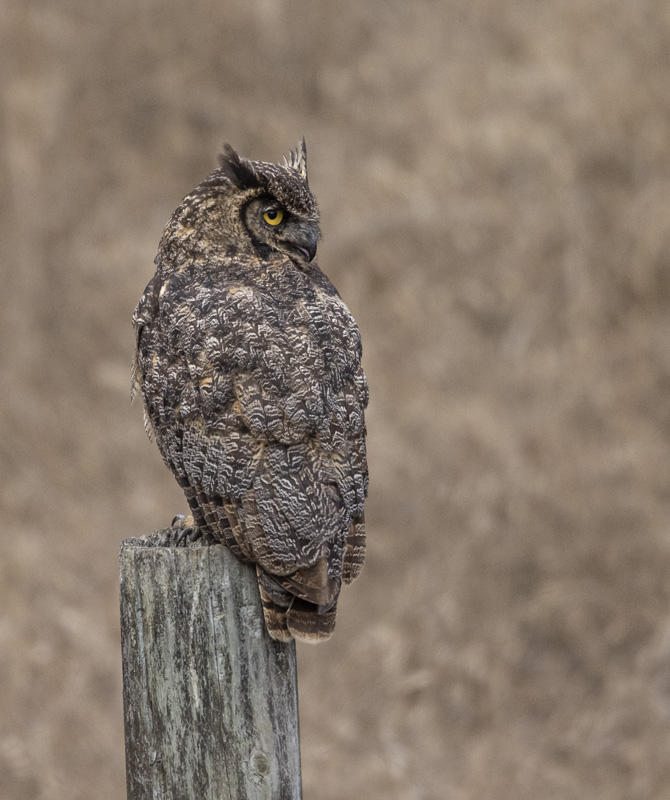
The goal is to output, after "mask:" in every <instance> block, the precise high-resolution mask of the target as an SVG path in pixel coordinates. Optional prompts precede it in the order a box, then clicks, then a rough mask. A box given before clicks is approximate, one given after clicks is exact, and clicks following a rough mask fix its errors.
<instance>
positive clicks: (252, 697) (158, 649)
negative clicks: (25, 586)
mask: <svg viewBox="0 0 670 800" xmlns="http://www.w3.org/2000/svg"><path fill="white" fill-rule="evenodd" d="M171 536H173V533H172V532H171V531H170V530H167V531H159V532H157V533H155V534H152V535H151V536H148V537H145V538H142V539H127V540H126V541H124V542H123V544H122V546H121V556H120V562H121V640H122V656H123V705H124V720H125V736H126V770H127V788H128V798H129V800H145V798H146V799H147V800H148V798H151V799H152V800H190V798H198V800H214V799H215V798H216V800H261V798H262V799H263V800H266V798H272V800H275V799H276V800H298V798H300V796H301V790H300V743H299V732H298V694H297V674H296V660H295V645H294V643H290V644H284V643H281V642H276V641H274V640H273V639H271V638H270V637H269V636H268V635H267V632H266V630H265V625H264V623H263V613H262V611H261V606H260V600H259V596H258V587H257V584H256V577H255V571H254V568H253V567H251V566H250V565H248V564H242V563H241V562H239V561H238V560H237V559H236V558H235V557H234V556H232V555H231V554H230V553H229V551H228V550H226V548H224V547H222V546H221V545H211V546H189V547H174V546H169V545H170V543H171V541H172V539H171Z"/></svg>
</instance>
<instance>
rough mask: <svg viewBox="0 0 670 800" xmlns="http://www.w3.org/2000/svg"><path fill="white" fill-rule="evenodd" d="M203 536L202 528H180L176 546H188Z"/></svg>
mask: <svg viewBox="0 0 670 800" xmlns="http://www.w3.org/2000/svg"><path fill="white" fill-rule="evenodd" d="M201 536H202V534H201V532H200V528H195V527H193V526H190V527H188V528H180V530H179V533H178V534H177V538H176V539H175V546H176V547H188V545H189V544H194V543H195V542H197V541H198V539H199V538H200V537H201Z"/></svg>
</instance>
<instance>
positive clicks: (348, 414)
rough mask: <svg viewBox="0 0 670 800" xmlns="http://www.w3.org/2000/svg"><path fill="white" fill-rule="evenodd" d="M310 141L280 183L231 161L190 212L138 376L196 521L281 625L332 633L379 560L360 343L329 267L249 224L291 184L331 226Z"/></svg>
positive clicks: (153, 308) (139, 321) (300, 206)
mask: <svg viewBox="0 0 670 800" xmlns="http://www.w3.org/2000/svg"><path fill="white" fill-rule="evenodd" d="M302 147H303V156H302V158H303V160H302V163H301V164H298V163H297V161H298V157H297V156H295V155H292V157H291V158H292V161H291V162H288V163H287V164H285V165H277V164H268V165H266V167H265V172H266V173H267V174H268V175H269V176H270V178H271V180H270V181H268V180H264V179H263V171H264V166H263V165H264V162H246V164H247V165H253V169H252V168H249V173H248V174H246V173H245V174H244V175H242V177H240V178H239V179H238V176H239V174H240V170H241V169H243V166H242V167H240V163H241V160H240V159H239V158H238V157H237V156H236V154H234V155H235V157H236V158H237V159H238V160H237V161H236V162H235V163H234V164H233V167H234V169H235V170H236V172H235V174H234V175H233V179H232V180H231V178H230V175H231V168H230V167H229V168H228V169H227V170H226V169H225V165H224V169H222V170H215V172H214V173H212V175H210V176H209V178H208V179H207V180H206V181H205V182H203V184H201V186H200V187H198V188H197V189H196V190H194V192H192V193H191V194H190V195H189V196H188V197H187V198H186V199H185V200H184V202H183V203H182V205H181V206H180V207H179V208H178V209H177V211H175V214H174V215H173V217H172V219H171V221H170V223H168V226H167V228H166V230H165V233H164V235H163V239H162V240H161V245H160V248H159V252H158V255H157V257H156V266H157V269H156V274H155V275H154V277H153V278H152V280H151V281H150V282H149V284H148V286H147V287H146V290H145V292H144V294H143V296H142V298H141V299H140V301H139V304H138V306H137V309H136V311H135V315H134V324H135V328H136V332H137V354H136V364H135V374H136V380H137V382H138V384H139V386H140V387H141V390H142V395H143V399H144V403H145V410H146V414H147V416H148V419H149V421H150V424H151V428H152V429H153V434H154V436H155V439H156V442H157V444H158V447H159V449H160V452H161V454H162V456H163V459H164V461H165V463H166V464H167V466H168V467H169V468H170V469H171V471H172V472H173V474H174V476H175V478H176V479H177V481H178V483H179V484H180V486H181V487H182V488H183V490H184V493H185V495H186V498H187V501H188V503H189V506H190V508H191V512H192V514H193V516H194V519H195V522H196V525H197V526H198V527H199V528H201V529H202V531H203V532H207V533H209V534H210V535H211V536H212V537H214V538H215V539H216V540H218V541H220V542H222V543H223V544H225V545H226V546H228V547H229V548H230V549H231V550H232V551H233V552H234V553H235V554H236V555H237V556H238V557H239V558H242V559H244V560H247V561H250V562H253V563H254V564H255V565H256V570H257V576H258V582H259V590H260V594H261V601H262V604H263V610H264V613H265V619H266V624H267V627H268V631H269V632H270V634H271V635H272V636H273V637H275V638H277V639H284V640H286V639H290V638H293V637H296V638H301V639H305V640H308V641H319V640H321V639H325V638H328V636H330V635H331V633H332V631H333V627H334V624H335V614H336V605H337V598H338V595H339V591H340V587H341V585H342V583H349V582H351V581H352V580H354V578H356V577H357V576H358V574H359V572H360V570H361V567H362V565H363V561H364V556H365V523H364V503H365V499H366V495H367V486H368V473H367V463H366V450H365V434H366V430H365V417H364V410H365V407H366V405H367V402H368V388H367V382H366V378H365V375H364V372H363V369H362V367H361V352H362V351H361V340H360V335H359V331H358V328H357V326H356V323H355V321H354V319H353V317H352V315H351V313H350V312H349V310H348V308H347V307H346V305H345V304H344V302H343V301H342V300H341V298H340V297H339V295H338V293H337V291H336V290H335V288H334V287H333V285H332V284H331V283H330V281H329V280H328V278H327V277H326V276H325V275H324V274H323V273H322V272H321V270H320V269H319V267H318V266H317V264H316V262H315V261H313V260H312V261H311V262H308V261H307V260H306V259H304V258H303V257H302V256H297V255H295V254H294V253H293V251H292V250H291V249H290V247H291V243H290V241H289V243H288V244H287V243H286V242H287V240H286V239H284V240H282V242H278V244H277V248H276V249H275V248H274V247H273V240H272V239H271V238H268V239H267V240H266V241H259V240H258V238H257V236H256V234H255V232H254V231H255V229H253V221H252V222H251V223H247V222H245V218H244V215H245V213H247V211H246V209H248V208H251V207H252V206H249V204H250V203H252V202H253V201H254V200H255V199H257V198H259V197H260V198H263V199H264V198H266V197H268V196H270V197H272V198H275V197H276V195H277V194H278V193H277V192H276V191H275V188H274V187H276V184H277V183H278V182H281V181H282V179H283V180H284V181H285V183H286V185H287V188H286V189H285V191H284V192H283V194H282V197H281V203H282V207H283V208H284V209H285V213H286V215H287V216H290V217H292V218H293V217H294V218H296V219H298V218H300V214H301V212H302V213H303V214H304V209H305V208H308V209H309V210H310V215H311V223H310V224H316V222H315V214H314V209H316V202H315V201H314V200H313V197H312V195H311V193H310V192H309V189H308V187H307V182H306V165H305V161H304V144H303V145H302ZM229 151H230V152H233V153H234V151H232V148H230V149H229ZM231 158H232V157H231ZM291 163H293V166H291ZM303 173H304V174H303ZM254 181H255V182H254ZM300 193H302V194H303V195H304V196H303V197H301V198H299V199H298V201H296V200H295V198H296V196H297V195H299V194H300ZM287 198H289V200H287ZM291 198H292V199H291ZM300 224H301V225H302V224H303V223H302V222H300ZM259 230H261V228H259ZM301 230H302V229H301ZM271 233H272V232H269V233H268V234H267V235H268V237H270V235H271ZM260 235H264V234H262V233H261V234H258V236H260ZM301 235H302V234H301ZM285 236H288V234H285Z"/></svg>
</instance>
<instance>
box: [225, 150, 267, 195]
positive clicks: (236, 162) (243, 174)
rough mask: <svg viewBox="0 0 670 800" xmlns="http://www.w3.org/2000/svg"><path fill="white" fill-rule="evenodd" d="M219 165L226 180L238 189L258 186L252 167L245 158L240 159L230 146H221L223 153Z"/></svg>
mask: <svg viewBox="0 0 670 800" xmlns="http://www.w3.org/2000/svg"><path fill="white" fill-rule="evenodd" d="M219 164H220V165H221V169H222V170H223V174H224V175H225V176H226V178H228V180H230V181H231V183H233V184H234V185H235V186H237V188H238V189H248V188H251V187H253V186H258V177H257V176H256V173H255V172H254V170H253V167H252V166H251V164H250V163H249V162H248V161H247V160H246V159H245V158H240V157H239V156H238V154H237V152H236V151H235V150H234V149H233V147H231V145H229V144H225V145H224V146H223V153H221V155H220V156H219Z"/></svg>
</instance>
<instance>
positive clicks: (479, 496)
mask: <svg viewBox="0 0 670 800" xmlns="http://www.w3.org/2000/svg"><path fill="white" fill-rule="evenodd" d="M0 23H1V33H0V37H1V40H0V80H1V81H2V84H3V86H2V108H1V116H0V126H1V133H0V135H1V148H2V150H1V156H2V157H1V160H0V178H1V180H2V189H3V190H2V193H1V195H0V202H1V203H2V218H1V222H0V232H1V236H2V297H1V299H0V303H1V308H0V326H1V330H0V335H1V336H2V355H1V357H2V384H1V385H2V405H1V407H0V413H1V414H2V438H1V442H0V447H1V448H2V464H1V470H2V475H1V480H0V485H1V486H2V490H1V491H2V553H3V555H2V560H1V566H0V570H1V583H0V607H1V608H2V611H1V616H0V686H1V687H2V691H1V692H0V796H1V797H2V798H6V799H7V800H32V798H36V799H37V798H40V799H44V800H63V799H64V798H68V800H90V798H96V799H97V800H112V799H113V798H122V797H125V783H124V765H123V734H122V714H121V686H120V656H119V644H118V622H117V594H118V593H117V553H118V547H119V541H120V539H121V538H122V537H124V536H126V535H134V534H141V533H143V532H148V531H149V530H151V529H153V528H156V527H159V526H161V525H163V524H164V523H165V522H166V520H168V519H170V517H171V516H172V514H173V513H175V512H176V511H179V510H182V509H183V507H184V503H183V502H182V499H181V496H180V492H179V491H178V489H177V487H176V485H173V481H172V479H171V477H170V476H169V474H168V473H167V471H166V470H165V469H164V467H163V466H162V464H161V462H160V459H159V457H158V453H157V451H156V450H155V448H154V446H153V445H152V444H150V443H149V442H148V441H147V440H146V439H145V438H144V434H143V431H142V422H141V411H140V408H139V407H138V406H134V407H132V408H131V407H129V404H128V382H129V380H128V365H129V362H130V358H131V351H132V334H131V329H130V313H131V311H132V308H133V307H134V304H135V302H136V299H137V297H138V296H139V294H140V292H141V290H142V289H143V287H144V285H145V283H146V281H147V280H148V278H149V276H150V275H151V273H152V259H153V255H154V252H155V248H156V245H157V242H158V239H159V236H160V233H161V230H162V226H163V223H164V222H165V220H166V219H167V217H168V215H169V213H170V212H171V210H172V209H173V208H174V207H175V206H176V204H177V203H178V201H179V200H180V199H181V197H182V196H183V195H184V194H185V193H186V192H187V191H188V190H189V189H190V188H191V187H192V186H193V185H195V184H196V183H197V182H199V180H200V179H201V178H202V177H204V175H205V174H206V173H207V172H208V171H209V169H210V168H211V167H212V166H213V165H214V163H215V157H216V154H217V152H218V151H219V150H220V147H221V145H222V143H223V141H224V140H228V141H230V142H232V143H233V144H234V145H235V146H236V147H238V148H239V149H240V151H241V152H243V153H245V154H247V155H249V156H252V157H257V158H268V159H274V158H278V157H279V156H280V155H281V154H282V153H283V152H286V151H287V150H288V148H289V147H291V146H293V145H294V143H295V142H296V141H297V139H298V137H299V136H301V135H302V134H303V133H304V134H305V135H306V137H307V140H308V145H309V151H310V162H311V183H312V186H313V188H314V189H315V192H316V193H317V196H318V198H319V200H320V203H321V208H322V217H323V227H324V232H325V237H324V240H323V243H322V246H321V251H320V253H321V256H320V262H321V264H322V266H323V267H324V268H325V269H326V271H327V272H328V273H329V274H330V276H331V277H332V279H333V280H334V282H335V283H336V285H337V286H338V288H339V289H340V291H341V293H342V294H343V296H344V297H345V299H346V300H347V302H348V303H349V305H350V307H351V308H352V310H353V311H354V313H355V315H356V316H357V318H358V320H359V321H360V326H361V329H362V332H363V335H364V342H365V348H366V350H365V360H366V362H365V363H366V367H367V370H368V373H369V377H370V383H371V387H372V398H373V399H372V403H371V407H370V412H369V432H370V463H371V472H372V483H371V495H370V502H369V535H370V550H369V565H368V567H367V569H366V571H365V573H364V575H363V577H362V578H361V580H360V581H359V582H358V583H357V584H356V585H355V586H354V587H352V588H351V589H350V591H349V592H347V593H345V596H344V599H343V602H342V606H341V613H340V621H339V625H338V630H337V633H336V636H335V638H334V639H333V640H332V641H331V642H329V643H327V644H325V645H323V646H320V647H318V648H300V649H299V660H300V672H301V677H300V682H301V683H300V687H301V697H300V702H301V716H302V719H301V724H302V747H303V780H304V793H305V798H306V800H311V799H312V798H319V800H335V799H336V798H337V799H340V798H356V797H365V798H369V799H370V800H377V799H381V798H403V800H441V799H443V798H447V800H452V799H453V800H461V799H463V800H465V799H466V798H467V799H468V800H474V799H475V798H476V799H477V800H479V799H480V798H492V799H493V800H496V799H499V800H503V799H504V800H506V799H507V798H533V799H535V798H542V800H545V799H546V798H549V799H551V798H560V800H564V799H565V800H572V798H574V799H575V800H583V798H606V799H607V800H618V799H619V798H620V799H621V800H642V798H644V799H645V800H646V799H651V798H667V797H670V758H669V755H670V671H669V670H670V615H669V613H668V612H669V611H670V582H669V580H668V578H669V576H670V525H669V523H670V482H669V480H668V478H669V477H670V476H669V470H668V465H669V463H670V446H669V438H668V434H669V433H670V322H669V317H668V310H669V306H670V274H669V272H668V268H669V267H670V263H669V262H670V220H669V218H668V210H669V208H670V74H669V69H670V66H669V64H670V62H669V55H668V54H669V53H670V6H668V4H667V2H666V0H636V2H634V3H632V2H630V3H616V2H613V1H612V0H564V2H561V3H555V2H549V0H516V2H514V1H512V2H508V3H500V2H497V0H476V1H473V0H445V1H444V2H429V0H417V2H414V3H411V4H410V3H401V2H384V3H382V2H380V0H375V1H374V2H369V3H359V2H356V1H355V0H342V2H339V3H331V4H321V3H309V2H305V1H303V2H300V1H299V0H263V1H261V0H258V2H249V1H248V0H246V2H244V1H243V0H234V1H233V0H227V1H226V2H218V3H216V2H213V1H212V2H206V1H205V0H201V1H199V2H195V3H193V4H188V3H165V2H158V0H142V2H131V0H114V2H112V0H104V1H103V2H100V3H93V4H92V3H87V2H84V0H61V1H60V2H58V3H54V2H51V0H32V2H30V3H26V2H24V0H4V3H3V7H2V10H1V11H0Z"/></svg>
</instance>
